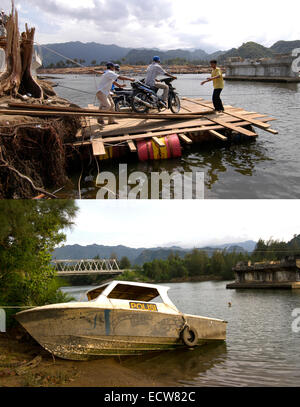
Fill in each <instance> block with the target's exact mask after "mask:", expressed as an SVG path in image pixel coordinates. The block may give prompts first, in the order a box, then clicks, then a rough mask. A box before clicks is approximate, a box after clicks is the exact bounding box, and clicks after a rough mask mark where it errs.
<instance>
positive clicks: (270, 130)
mask: <svg viewBox="0 0 300 407" xmlns="http://www.w3.org/2000/svg"><path fill="white" fill-rule="evenodd" d="M266 131H267V132H269V133H271V134H278V131H277V130H273V129H266Z"/></svg>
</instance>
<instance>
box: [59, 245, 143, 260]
mask: <svg viewBox="0 0 300 407" xmlns="http://www.w3.org/2000/svg"><path fill="white" fill-rule="evenodd" d="M144 250H146V249H145V248H141V249H132V248H130V247H125V246H102V245H96V244H94V245H89V246H80V245H72V246H64V247H60V248H58V249H56V250H55V251H54V252H53V254H52V258H53V259H56V260H72V259H73V260H81V259H93V258H95V257H96V256H99V257H100V258H104V259H108V258H110V257H111V256H112V255H113V254H116V256H117V257H118V259H121V258H122V257H124V256H126V257H128V259H129V260H130V262H131V263H133V262H134V261H135V259H136V258H137V257H138V256H139V255H140V254H141V253H142V252H143V251H144Z"/></svg>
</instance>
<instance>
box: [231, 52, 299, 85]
mask: <svg viewBox="0 0 300 407" xmlns="http://www.w3.org/2000/svg"><path fill="white" fill-rule="evenodd" d="M298 55H300V49H295V50H293V51H292V52H291V53H290V54H287V55H275V56H274V57H272V58H261V59H243V58H239V57H236V58H229V59H228V60H227V63H226V77H225V79H226V80H232V81H233V80H235V81H237V80H238V81H260V82H300V76H299V71H300V66H299V63H300V57H298Z"/></svg>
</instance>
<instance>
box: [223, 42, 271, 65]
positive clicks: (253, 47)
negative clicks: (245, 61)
mask: <svg viewBox="0 0 300 407" xmlns="http://www.w3.org/2000/svg"><path fill="white" fill-rule="evenodd" d="M274 53H275V52H274V51H272V50H271V49H269V48H266V47H264V46H263V45H260V44H257V43H256V42H247V43H245V44H243V45H242V46H241V47H239V48H232V49H231V50H229V51H227V52H225V53H224V54H222V55H220V56H219V60H220V61H226V59H227V58H232V57H241V58H251V59H252V58H257V59H258V58H267V57H272V56H274Z"/></svg>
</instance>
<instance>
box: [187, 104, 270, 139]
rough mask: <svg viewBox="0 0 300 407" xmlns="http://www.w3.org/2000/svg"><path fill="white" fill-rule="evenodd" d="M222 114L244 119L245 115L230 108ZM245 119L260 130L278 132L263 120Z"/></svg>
mask: <svg viewBox="0 0 300 407" xmlns="http://www.w3.org/2000/svg"><path fill="white" fill-rule="evenodd" d="M185 100H188V101H190V102H192V103H195V104H197V105H200V106H207V105H206V104H204V103H203V102H196V101H194V100H192V99H188V98H185ZM223 114H227V115H230V116H233V117H236V118H237V119H240V120H245V117H243V115H241V114H238V113H237V112H233V111H232V110H230V112H226V111H225V112H224V113H223ZM246 120H247V121H248V122H249V123H250V124H252V125H253V126H255V127H258V128H260V129H262V130H265V131H269V130H271V131H269V133H272V134H278V132H277V131H276V130H272V129H270V124H268V123H264V122H262V121H258V120H252V119H249V118H248V117H247V118H246Z"/></svg>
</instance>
